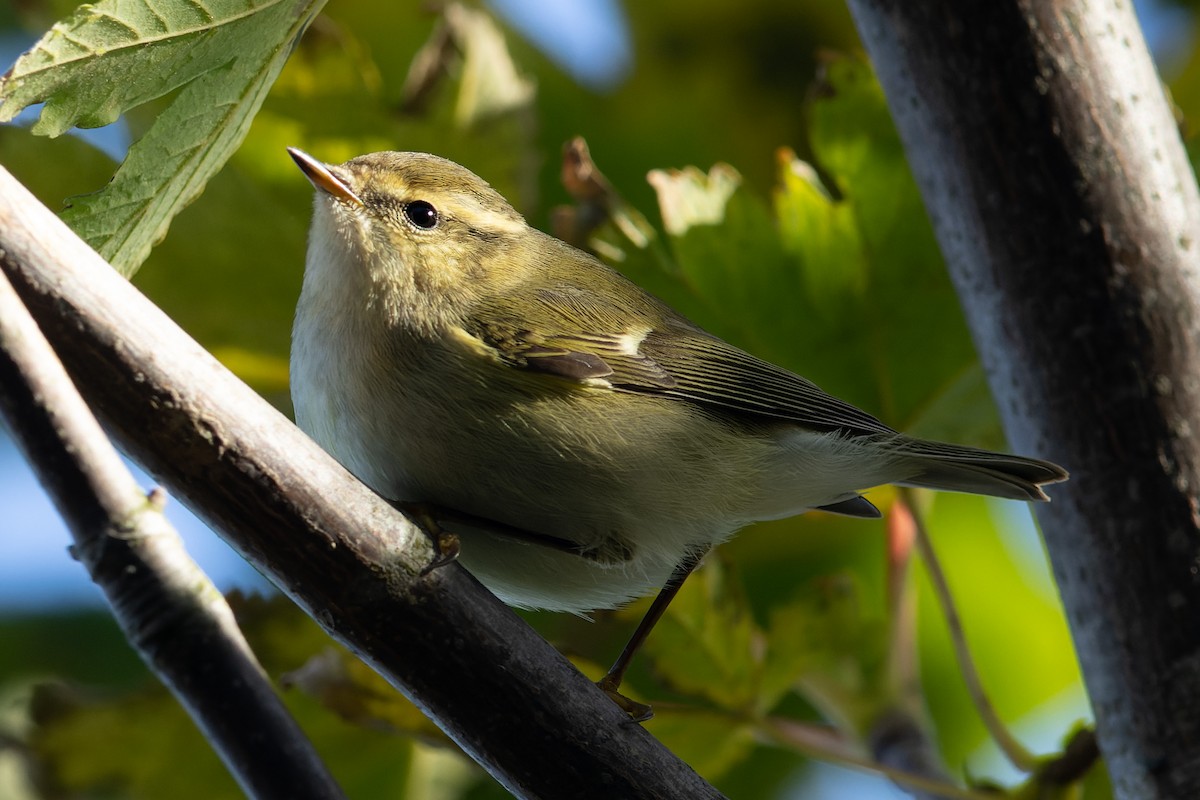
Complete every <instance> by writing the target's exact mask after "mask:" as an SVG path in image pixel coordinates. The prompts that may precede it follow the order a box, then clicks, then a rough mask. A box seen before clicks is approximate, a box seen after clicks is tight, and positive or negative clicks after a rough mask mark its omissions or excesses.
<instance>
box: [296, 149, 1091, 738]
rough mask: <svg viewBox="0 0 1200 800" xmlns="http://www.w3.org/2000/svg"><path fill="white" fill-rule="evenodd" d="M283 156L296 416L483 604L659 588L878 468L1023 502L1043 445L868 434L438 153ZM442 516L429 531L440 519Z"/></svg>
mask: <svg viewBox="0 0 1200 800" xmlns="http://www.w3.org/2000/svg"><path fill="white" fill-rule="evenodd" d="M289 153H290V155H291V156H292V158H293V159H294V160H295V162H296V164H297V165H298V166H299V168H300V169H301V171H302V172H303V173H304V175H305V176H306V177H307V178H308V180H309V181H310V182H311V183H312V185H313V186H314V187H315V189H316V191H315V198H314V205H313V217H312V224H311V228H310V232H309V239H308V251H307V257H306V261H305V269H304V279H303V286H302V290H301V293H300V298H299V301H298V303H297V309H296V316H295V321H294V325H293V331H292V350H291V364H290V366H291V392H292V399H293V405H294V408H295V418H296V422H297V424H298V425H299V427H300V428H301V429H303V430H304V431H305V432H306V433H308V434H309V435H310V436H311V437H312V438H313V439H314V440H316V442H317V443H318V444H320V445H321V446H322V447H323V448H324V449H325V450H327V451H328V452H329V453H330V454H332V455H333V456H334V457H335V458H336V459H337V460H338V461H340V462H341V463H342V464H343V465H344V466H345V467H346V468H347V469H349V471H350V472H352V473H353V474H354V475H356V476H357V477H358V478H359V479H360V480H362V481H363V482H364V483H366V484H367V485H368V486H369V487H371V488H372V489H373V490H374V491H376V492H377V493H379V494H380V495H382V496H383V497H385V498H387V499H389V500H391V501H393V502H394V503H396V504H397V505H398V506H399V507H400V508H402V509H404V510H407V511H409V512H411V513H412V514H413V515H414V518H415V519H417V520H418V521H419V522H423V523H424V524H423V525H422V527H423V528H424V529H426V530H427V531H433V534H432V535H434V536H435V540H437V541H438V542H439V552H440V553H441V554H442V555H443V556H444V558H443V560H451V559H454V558H457V560H458V561H459V562H460V563H461V564H462V565H463V566H464V567H466V569H467V570H468V571H470V572H471V573H472V574H473V575H474V576H475V577H476V578H477V579H478V580H479V581H480V582H482V583H483V584H484V585H485V586H486V587H487V588H488V589H490V590H491V591H492V592H494V593H495V594H496V595H497V596H498V597H499V598H500V599H501V600H503V601H504V602H506V603H508V604H510V605H513V606H517V607H522V608H542V609H551V610H556V611H566V612H573V613H577V614H585V613H587V612H591V611H594V610H597V609H608V608H615V607H619V606H621V605H623V604H625V603H627V602H629V601H631V600H633V599H635V598H638V597H641V596H644V595H648V594H651V593H653V592H655V591H656V590H657V591H658V592H659V594H658V597H657V598H656V600H655V603H654V604H653V605H652V606H651V609H650V611H649V612H648V613H647V616H646V618H644V619H643V621H642V624H641V625H640V626H639V627H638V630H637V631H636V632H635V634H634V637H633V638H632V639H631V641H630V644H629V645H628V646H627V647H626V650H625V651H623V652H622V654H621V657H620V658H619V659H618V661H617V663H615V664H614V666H613V669H612V670H610V672H609V673H608V675H606V676H605V678H604V679H603V680H602V681H601V682H600V683H601V686H602V687H603V688H605V690H606V691H608V692H609V694H610V695H611V696H613V697H614V699H617V700H618V702H622V700H625V703H623V705H625V707H626V709H627V710H629V711H630V713H631V714H634V715H635V716H636V715H637V714H642V715H645V714H646V713H647V711H648V709H645V708H641V707H639V706H638V704H634V703H632V701H627V700H626V699H624V698H621V696H620V694H619V691H618V689H619V686H620V683H621V680H622V677H623V675H624V672H625V669H626V668H627V667H628V664H629V660H630V659H632V657H633V653H634V652H635V651H636V649H637V647H638V646H639V645H640V644H641V642H642V640H644V639H645V637H646V636H647V635H648V634H649V632H650V629H651V628H652V627H653V624H654V622H655V621H656V620H657V619H658V618H659V617H660V616H661V614H662V613H663V611H664V610H665V608H666V606H667V604H668V603H669V602H670V600H671V598H672V597H673V596H674V594H675V592H677V591H678V589H679V586H680V585H682V583H683V582H684V580H685V579H686V577H687V576H688V574H690V573H691V572H692V571H693V570H694V569H695V567H696V566H697V565H698V564H699V562H700V560H701V559H702V558H703V557H704V555H705V554H706V553H707V552H708V551H709V550H710V549H711V548H712V547H714V546H716V545H718V544H720V543H722V542H724V541H726V540H727V539H729V538H730V537H731V536H733V535H734V533H736V532H737V531H738V530H740V529H741V528H743V527H745V526H746V525H749V524H750V523H752V522H756V521H762V520H774V519H781V518H786V517H791V516H794V515H797V514H800V513H803V512H805V511H808V510H811V509H823V510H825V511H830V512H833V513H837V514H844V515H849V516H853V517H865V518H871V517H878V516H879V515H880V513H879V511H878V509H877V508H876V507H875V506H874V505H873V504H872V503H871V502H870V501H869V500H867V499H866V498H865V497H863V496H862V493H863V492H864V491H866V490H868V489H871V488H873V487H876V486H881V485H885V484H897V485H900V486H911V487H921V488H928V489H937V490H943V491H953V492H968V493H973V494H981V495H988V496H992V497H1002V498H1010V499H1015V500H1025V501H1044V500H1047V499H1048V498H1047V495H1046V494H1045V492H1044V491H1043V489H1042V487H1043V486H1045V485H1047V484H1052V483H1056V482H1059V481H1063V480H1066V479H1067V477H1068V474H1067V472H1066V470H1064V469H1063V468H1062V467H1060V466H1058V465H1056V464H1053V463H1051V462H1049V461H1044V460H1040V459H1035V458H1027V457H1024V456H1017V455H1008V454H1004V453H998V452H992V451H988V450H983V449H979V448H975V447H968V446H962V445H956V444H948V443H942V442H934V441H927V440H923V439H918V438H914V437H910V436H906V435H904V434H902V433H899V432H897V431H896V430H893V429H892V428H890V427H888V426H887V425H885V424H884V423H882V422H881V421H879V420H878V419H876V418H875V417H873V416H871V415H870V414H868V413H866V412H865V411H862V410H860V409H858V408H856V407H855V406H853V405H851V404H849V403H847V402H845V401H842V400H840V399H838V398H837V397H835V396H833V395H831V394H829V393H827V392H825V391H824V390H822V389H821V388H819V387H818V386H817V385H816V384H815V383H813V382H812V381H810V380H808V379H806V378H804V377H801V376H800V375H797V374H795V373H794V372H792V371H789V370H787V369H784V368H782V367H779V366H776V365H774V364H772V363H769V362H767V361H765V360H762V359H760V358H757V357H755V356H754V355H752V354H750V353H748V352H746V351H744V350H742V349H740V348H738V347H736V346H734V345H732V344H729V343H728V342H726V341H724V340H722V339H720V338H718V337H717V336H714V335H712V334H710V333H708V332H706V331H705V330H704V329H702V328H701V327H700V326H698V325H696V324H695V323H693V322H691V321H690V320H688V319H686V318H685V317H684V316H682V315H681V314H679V313H677V312H676V311H674V310H673V309H671V308H670V307H669V306H667V305H666V304H665V303H663V302H662V301H660V300H658V299H657V298H655V297H653V296H652V295H650V294H649V293H647V292H646V291H644V290H643V289H642V288H640V287H639V286H637V285H636V284H634V283H633V282H631V281H630V280H628V279H626V278H625V277H624V276H622V275H621V274H620V273H619V272H617V271H616V270H614V269H612V268H611V267H609V266H607V265H606V264H604V263H603V262H601V261H600V260H598V259H597V258H595V257H594V256H593V255H591V254H589V253H587V252H584V251H582V250H579V249H577V248H575V247H572V246H570V245H568V244H566V243H564V242H562V241H560V240H558V239H556V238H554V237H552V236H550V235H548V234H546V233H543V232H541V231H539V230H538V229H536V228H534V227H532V226H530V225H529V224H528V223H527V222H526V220H525V219H524V218H523V217H522V216H521V215H520V214H519V213H518V212H517V211H516V210H514V209H513V207H512V206H511V205H510V204H509V203H508V202H507V201H506V200H505V199H504V197H503V196H501V195H500V194H499V193H498V192H496V191H495V190H494V189H493V188H492V187H491V186H490V185H489V184H488V183H487V182H486V181H484V180H483V179H481V178H480V177H478V176H477V175H475V174H474V173H472V172H471V171H470V170H468V169H466V168H465V167H463V166H460V165H459V164H456V163H454V162H452V161H449V160H447V159H444V158H441V157H438V156H435V155H432V154H428V153H416V152H379V153H371V154H367V155H362V156H358V157H356V158H352V159H350V160H349V161H346V162H345V163H343V164H339V165H333V164H326V163H323V162H321V161H319V160H317V159H315V158H313V157H312V156H310V155H308V154H306V153H304V152H303V151H301V150H298V149H295V148H289ZM451 527H453V528H455V530H454V531H453V533H452V534H451V533H449V532H448V531H447V530H446V528H451Z"/></svg>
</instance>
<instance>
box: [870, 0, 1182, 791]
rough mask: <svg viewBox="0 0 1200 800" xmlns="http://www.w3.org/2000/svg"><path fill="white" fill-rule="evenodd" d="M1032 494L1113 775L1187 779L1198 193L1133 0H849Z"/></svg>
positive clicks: (1151, 785) (1136, 782)
mask: <svg viewBox="0 0 1200 800" xmlns="http://www.w3.org/2000/svg"><path fill="white" fill-rule="evenodd" d="M850 7H851V9H852V11H853V13H854V15H855V18H856V21H857V23H858V27H859V30H860V31H861V33H862V36H863V40H864V42H865V43H866V46H867V49H868V51H869V52H870V54H871V56H872V58H873V60H874V61H875V64H876V66H877V69H878V71H879V74H880V78H881V80H882V82H883V86H884V90H885V92H886V94H887V97H888V102H889V105H890V107H891V109H892V113H893V115H894V116H895V118H896V122H897V125H898V126H899V129H900V134H901V137H902V138H903V140H904V143H905V148H906V150H907V152H908V155H909V160H910V163H911V164H912V167H913V171H914V173H915V175H916V178H917V181H918V183H919V185H920V187H921V191H922V193H923V195H924V198H925V203H926V206H927V207H928V209H929V212H930V216H931V217H932V220H933V224H934V228H935V231H936V233H937V236H938V239H939V242H940V243H941V247H942V251H943V252H944V253H945V255H946V259H947V261H948V263H949V266H950V270H951V273H952V277H953V279H954V282H955V285H956V286H957V288H958V292H959V295H960V297H961V298H962V301H963V305H964V307H965V309H966V311H967V316H968V320H969V322H970V324H971V328H972V331H973V334H974V337H975V341H976V343H977V345H978V347H979V350H980V353H981V356H982V358H983V361H984V364H985V366H986V368H987V370H988V374H989V379H990V382H991V387H992V391H993V392H994V394H995V396H996V399H997V401H998V404H999V407H1000V410H1001V413H1002V415H1003V418H1004V421H1005V425H1006V428H1007V430H1008V433H1009V436H1010V438H1011V439H1012V443H1013V445H1014V448H1015V449H1016V450H1018V451H1020V452H1032V453H1037V454H1039V455H1042V456H1045V457H1047V458H1050V459H1053V460H1054V461H1056V462H1058V463H1060V464H1062V465H1064V466H1065V467H1066V468H1067V469H1069V470H1070V471H1071V481H1070V483H1067V484H1064V485H1063V486H1061V487H1056V488H1055V491H1054V492H1053V495H1054V502H1053V503H1051V504H1049V505H1046V506H1043V507H1040V508H1039V509H1038V516H1039V519H1040V520H1041V522H1042V524H1043V527H1044V532H1045V536H1046V544H1047V548H1048V550H1049V554H1050V558H1051V561H1052V563H1053V566H1054V572H1055V575H1056V578H1057V581H1058V587H1059V590H1060V591H1061V594H1062V598H1063V603H1064V605H1065V607H1066V611H1067V617H1068V620H1069V621H1070V624H1071V629H1072V634H1073V636H1074V639H1075V644H1076V648H1077V650H1078V653H1079V657H1080V661H1081V663H1082V667H1083V673H1084V677H1085V679H1086V682H1087V686H1088V691H1089V695H1090V697H1091V700H1092V705H1093V708H1094V709H1095V713H1096V722H1097V730H1098V733H1099V739H1100V745H1101V750H1102V751H1103V752H1104V755H1105V760H1106V762H1107V764H1108V767H1109V769H1110V771H1111V774H1112V777H1113V784H1114V787H1115V790H1116V794H1117V796H1118V797H1122V798H1135V797H1136V798H1140V799H1143V800H1157V799H1159V798H1176V797H1178V798H1183V797H1195V796H1196V795H1197V794H1198V793H1200V759H1198V758H1196V748H1195V743H1196V742H1197V741H1200V714H1198V713H1196V710H1197V709H1198V708H1200V655H1198V654H1200V570H1198V569H1197V564H1198V563H1200V547H1198V545H1197V542H1200V512H1198V508H1200V502H1198V496H1197V492H1198V489H1200V449H1198V448H1197V437H1200V379H1198V378H1197V376H1200V315H1198V313H1197V312H1198V310H1200V280H1198V270H1200V257H1198V253H1200V249H1198V248H1200V193H1198V192H1197V188H1196V182H1195V177H1194V176H1193V174H1192V169H1191V167H1190V166H1189V164H1188V161H1187V158H1186V156H1185V153H1184V149H1183V146H1182V143H1181V142H1180V139H1179V135H1178V131H1177V129H1176V124H1175V120H1174V119H1173V117H1172V114H1171V111H1170V107H1169V104H1168V102H1167V101H1166V99H1165V97H1164V95H1163V90H1162V87H1161V85H1160V83H1159V79H1158V76H1157V74H1156V73H1155V70H1154V66H1153V63H1152V62H1151V60H1150V56H1149V54H1148V53H1147V51H1146V47H1145V42H1144V41H1143V39H1142V36H1141V34H1140V31H1139V30H1138V25H1137V21H1136V19H1135V18H1134V12H1133V7H1132V5H1131V4H1129V3H1123V2H1114V1H1112V0H1106V1H1105V2H1093V0H1060V1H1059V2H1052V3H1050V2H1044V0H989V1H988V2H969V3H964V2H962V0H930V1H929V2H922V3H913V2H905V0H851V2H850Z"/></svg>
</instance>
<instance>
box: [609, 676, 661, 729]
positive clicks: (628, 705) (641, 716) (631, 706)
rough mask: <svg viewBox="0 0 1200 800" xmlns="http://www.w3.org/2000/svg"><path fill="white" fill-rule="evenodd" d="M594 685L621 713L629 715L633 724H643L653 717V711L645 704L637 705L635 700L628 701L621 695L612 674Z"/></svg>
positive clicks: (618, 683)
mask: <svg viewBox="0 0 1200 800" xmlns="http://www.w3.org/2000/svg"><path fill="white" fill-rule="evenodd" d="M596 685H597V686H599V687H600V689H601V690H602V691H603V692H604V693H605V694H606V695H608V696H609V699H611V700H612V701H613V702H614V703H616V704H617V705H618V706H619V707H620V708H621V710H622V711H624V712H625V713H626V714H628V715H629V718H630V719H632V720H633V721H634V722H645V721H646V720H648V719H650V718H651V717H653V716H654V709H652V708H650V706H648V705H646V704H645V703H639V702H637V701H636V700H630V699H629V698H628V697H626V696H625V695H623V694H621V693H620V692H619V691H617V689H619V688H620V687H621V681H620V679H619V678H615V677H614V676H613V675H612V673H609V674H608V675H605V676H604V677H603V678H601V679H600V680H598V681H596Z"/></svg>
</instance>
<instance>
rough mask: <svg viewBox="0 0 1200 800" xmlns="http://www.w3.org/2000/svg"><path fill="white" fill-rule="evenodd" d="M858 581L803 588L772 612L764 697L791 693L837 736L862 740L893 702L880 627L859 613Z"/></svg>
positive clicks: (833, 580)
mask: <svg viewBox="0 0 1200 800" xmlns="http://www.w3.org/2000/svg"><path fill="white" fill-rule="evenodd" d="M860 594H861V591H860V589H859V586H858V583H857V581H856V580H855V579H854V578H853V577H851V576H849V575H845V574H843V575H835V576H832V577H829V578H825V579H823V580H819V581H815V582H813V583H812V584H810V585H809V586H808V587H807V588H806V589H805V591H804V592H803V593H801V594H800V596H798V597H797V598H796V599H795V600H793V601H791V602H790V603H788V604H786V605H782V606H779V607H777V608H775V609H774V610H773V611H772V613H771V622H770V626H769V628H768V634H767V641H768V642H770V645H771V646H770V650H769V651H768V655H767V659H766V664H767V666H766V670H765V672H764V680H763V687H764V695H765V696H771V695H774V694H777V693H779V692H781V691H782V690H783V689H784V688H786V687H788V686H793V687H794V688H796V689H797V690H798V691H799V692H800V693H801V694H802V695H803V696H804V698H805V699H806V700H808V702H810V703H811V704H812V705H813V706H815V707H816V708H817V709H819V710H820V711H821V713H822V715H823V716H824V718H825V719H826V720H827V721H828V722H830V723H832V724H833V725H834V726H835V727H837V728H838V730H840V731H842V732H843V733H847V734H854V735H856V736H862V735H863V734H864V733H865V732H866V731H867V730H868V728H869V726H870V724H871V723H872V722H873V721H874V720H875V719H876V718H878V716H879V715H880V713H881V712H882V711H883V710H885V709H887V708H889V707H891V705H892V704H893V700H894V698H893V697H892V696H891V692H892V687H891V686H890V684H889V682H888V679H887V674H886V665H887V661H886V654H887V648H888V638H887V626H886V624H885V622H884V620H883V619H882V618H875V617H870V616H867V615H866V614H864V612H863V610H862V603H861V600H860Z"/></svg>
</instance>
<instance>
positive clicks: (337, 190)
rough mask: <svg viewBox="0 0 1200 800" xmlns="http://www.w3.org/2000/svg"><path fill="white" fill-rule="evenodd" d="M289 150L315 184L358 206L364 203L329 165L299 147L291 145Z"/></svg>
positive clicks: (322, 189)
mask: <svg viewBox="0 0 1200 800" xmlns="http://www.w3.org/2000/svg"><path fill="white" fill-rule="evenodd" d="M287 151H288V155H290V156H291V157H292V160H293V161H295V162H296V166H298V167H299V168H300V171H301V172H303V173H304V177H306V178H308V180H309V181H310V182H311V183H312V185H313V186H315V187H317V188H318V189H320V190H321V191H322V192H325V193H326V194H328V195H332V196H333V197H336V198H337V199H338V200H342V201H344V202H347V203H353V204H354V205H356V206H361V205H362V204H363V202H362V200H360V199H359V198H358V195H356V194H355V193H354V190H352V189H351V188H350V187H349V186H348V185H347V184H346V181H344V180H343V179H341V178H339V177H338V176H336V175H334V174H333V173H332V172H330V171H329V167H327V166H325V165H324V164H322V163H321V162H320V161H317V160H316V159H315V158H313V157H312V156H310V155H309V154H308V153H306V152H304V151H303V150H300V149H299V148H296V147H289V148H288V149H287Z"/></svg>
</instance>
